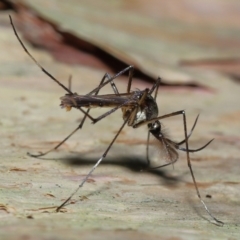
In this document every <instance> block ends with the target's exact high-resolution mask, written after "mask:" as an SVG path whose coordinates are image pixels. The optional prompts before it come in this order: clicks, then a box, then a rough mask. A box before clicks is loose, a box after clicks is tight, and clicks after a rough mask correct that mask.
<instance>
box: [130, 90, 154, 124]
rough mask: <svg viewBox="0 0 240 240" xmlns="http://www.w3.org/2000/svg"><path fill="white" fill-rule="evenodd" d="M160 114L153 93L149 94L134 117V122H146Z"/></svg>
mask: <svg viewBox="0 0 240 240" xmlns="http://www.w3.org/2000/svg"><path fill="white" fill-rule="evenodd" d="M157 116H158V106H157V103H156V101H155V100H154V98H153V97H152V96H151V95H148V96H147V97H146V99H145V101H144V102H143V103H142V104H141V106H139V109H138V111H137V114H136V116H135V119H134V124H133V125H135V124H138V123H140V122H144V121H147V120H150V119H152V118H155V117H157Z"/></svg>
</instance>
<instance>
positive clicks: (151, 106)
mask: <svg viewBox="0 0 240 240" xmlns="http://www.w3.org/2000/svg"><path fill="white" fill-rule="evenodd" d="M9 17H10V22H11V25H12V28H13V31H14V34H15V36H16V37H17V39H18V41H19V43H20V44H21V46H22V48H23V49H24V51H25V52H26V53H27V54H28V56H29V57H30V58H31V59H32V60H33V61H34V62H35V64H36V65H37V66H38V67H39V68H40V69H41V70H42V71H43V72H44V73H45V74H46V75H47V76H48V77H49V78H50V79H51V80H53V81H54V82H56V83H57V84H58V85H59V86H60V87H61V88H63V89H64V90H65V91H66V92H67V93H66V94H65V96H62V97H61V98H60V100H61V104H60V106H61V107H62V108H65V109H66V110H67V111H70V110H71V109H72V108H76V109H77V110H80V111H81V112H82V113H83V115H84V117H83V119H82V121H81V122H80V124H79V125H78V126H77V128H76V129H74V130H73V131H72V132H71V133H70V134H69V135H68V136H67V137H66V138H64V139H63V140H62V141H61V142H60V143H59V144H57V145H56V146H55V147H54V148H52V149H50V150H49V151H46V152H44V153H39V154H32V153H28V155H29V156H31V157H36V158H39V157H42V156H44V155H46V154H48V153H50V152H52V151H54V150H56V149H58V148H59V147H60V146H61V145H62V144H63V143H64V142H65V141H67V140H68V139H69V138H70V137H71V136H72V135H73V134H74V133H76V132H77V131H78V130H79V129H81V128H82V127H83V125H84V122H85V120H86V119H87V118H88V119H90V120H91V122H92V123H93V124H96V123H97V122H99V121H100V120H102V119H104V118H106V117H107V116H109V115H110V114H113V113H114V112H115V111H117V110H121V111H122V116H123V124H122V125H121V127H120V128H119V130H118V131H117V133H116V135H115V136H114V138H113V139H112V141H111V142H110V144H109V145H108V147H107V149H106V150H105V151H104V153H103V154H102V156H101V157H100V158H99V159H98V160H97V161H96V162H95V164H94V166H93V167H92V168H91V170H90V171H89V172H88V174H87V175H86V176H85V177H84V178H83V180H82V182H81V183H80V185H79V186H78V187H77V188H76V189H75V191H73V192H72V194H71V195H70V196H69V197H68V198H67V199H66V200H65V201H64V202H63V203H62V204H61V205H60V206H59V207H57V209H56V211H59V210H60V209H61V208H63V207H64V206H65V205H66V204H67V203H68V202H69V201H70V200H71V199H72V197H73V196H74V195H75V194H76V193H77V192H78V190H79V189H80V188H81V187H83V185H84V184H85V183H86V182H87V180H88V179H89V177H90V176H91V174H92V173H93V172H94V170H95V169H96V168H97V167H98V165H99V164H100V163H101V162H102V160H103V159H105V158H106V156H107V154H108V152H109V150H110V149H111V147H112V145H113V144H114V142H115V140H116V139H117V137H118V136H119V134H120V133H121V131H122V129H123V128H124V127H125V126H126V125H128V126H129V127H132V128H139V127H141V126H147V128H148V130H147V148H146V162H147V166H148V169H152V170H153V169H157V168H162V167H165V166H168V165H171V164H174V163H175V162H176V161H177V160H178V156H179V154H178V151H183V152H185V153H186V158H187V164H188V167H189V170H190V173H191V176H192V180H193V183H194V186H195V189H196V192H197V196H198V198H199V200H200V201H201V203H202V204H203V206H204V208H205V210H206V211H207V213H208V214H209V216H210V217H211V218H212V219H213V220H214V221H215V224H217V225H220V226H222V225H223V222H221V221H219V220H218V219H217V218H215V217H214V216H213V215H212V214H211V212H210V211H209V209H208V207H207V206H206V204H205V202H204V201H203V199H202V198H201V195H200V192H199V189H198V186H197V182H196V180H195V176H194V173H193V169H192V165H191V160H190V156H189V153H190V152H198V151H200V150H202V149H204V148H205V147H206V146H208V145H209V144H210V143H211V141H212V140H213V139H212V140H210V141H209V142H208V143H206V144H205V145H204V146H202V147H200V148H198V149H190V148H189V146H188V139H189V137H190V136H191V134H192V132H193V130H194V128H195V126H196V123H197V120H198V116H197V118H196V120H195V123H194V125H193V127H192V130H191V131H190V133H189V134H188V132H187V120H186V113H185V111H184V110H179V111H176V112H172V113H169V114H165V115H160V116H159V115H158V105H157V102H156V99H157V94H158V88H159V86H160V83H161V78H158V79H157V80H156V82H155V83H154V84H153V86H152V87H151V88H150V89H148V88H146V89H144V90H138V89H137V90H134V91H133V90H131V85H132V79H133V72H134V67H133V66H129V67H127V68H125V69H123V70H122V71H120V72H119V73H117V74H115V75H114V76H111V75H110V74H108V73H106V74H105V75H104V76H103V78H102V80H101V81H100V84H99V85H98V87H96V88H95V89H93V90H92V91H90V92H89V93H87V94H85V95H79V94H77V93H75V92H72V90H71V88H70V87H66V86H64V85H63V84H62V83H61V82H59V81H58V80H57V79H56V78H55V77H54V76H52V75H51V74H50V73H49V72H48V71H47V70H46V69H45V68H43V67H42V66H41V65H40V64H39V63H38V62H37V61H36V59H35V58H34V57H33V56H32V55H31V54H30V53H29V52H28V50H27V48H26V47H25V46H24V44H23V42H22V41H21V39H20V38H19V36H18V34H17V31H16V29H15V27H14V24H13V22H12V19H11V16H9ZM125 73H129V78H128V84H127V88H126V92H124V93H120V92H119V90H118V88H117V86H116V84H115V82H114V80H115V79H116V78H118V77H119V76H121V75H123V74H125ZM107 84H110V85H111V87H112V90H113V93H112V94H105V95H99V91H100V90H101V89H102V88H103V87H104V86H106V85H107ZM95 107H101V108H110V110H108V111H106V112H105V113H103V114H102V115H100V116H98V117H97V118H94V117H93V116H92V115H91V114H90V110H91V109H92V108H95ZM83 108H87V110H84V109H83ZM173 116H182V121H183V132H184V139H183V140H182V141H179V142H175V141H173V140H171V139H170V138H169V137H168V136H167V135H166V134H165V133H164V131H163V130H162V124H161V122H160V120H162V119H167V118H170V117H173ZM150 136H152V137H153V138H154V139H155V141H156V142H157V143H158V147H159V149H160V150H161V152H162V153H163V154H162V156H161V157H162V158H163V159H164V160H165V161H166V163H165V164H163V165H160V166H157V167H154V168H152V167H151V159H150V157H149V143H150V140H149V139H150ZM183 144H184V145H185V147H182V145H183Z"/></svg>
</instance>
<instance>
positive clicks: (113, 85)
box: [79, 73, 119, 128]
mask: <svg viewBox="0 0 240 240" xmlns="http://www.w3.org/2000/svg"><path fill="white" fill-rule="evenodd" d="M105 79H108V80H109V79H111V76H110V74H108V73H105V74H104V76H103V78H102V80H101V82H100V84H99V86H102V84H103V83H104V81H105ZM110 84H111V87H112V89H113V91H114V93H115V94H116V95H119V92H118V89H117V87H116V85H115V83H114V81H113V80H112V81H111V82H110ZM100 89H101V88H99V89H98V91H96V92H95V94H94V95H97V94H98V93H99V91H100ZM90 110H91V109H90V108H89V109H88V110H87V113H89V112H90ZM86 117H87V116H86V115H84V117H83V119H82V121H81V123H80V124H79V128H82V127H83V124H84V122H85V120H86Z"/></svg>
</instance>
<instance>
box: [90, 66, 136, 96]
mask: <svg viewBox="0 0 240 240" xmlns="http://www.w3.org/2000/svg"><path fill="white" fill-rule="evenodd" d="M131 69H134V66H128V67H126V68H125V69H123V70H122V71H120V72H119V73H117V74H115V75H114V76H112V77H111V78H110V79H108V80H107V81H106V82H104V83H103V84H102V85H100V86H98V87H97V88H95V89H93V90H92V91H91V92H89V93H88V94H86V95H92V94H93V93H95V92H97V91H98V90H99V89H101V88H102V87H104V86H105V85H107V84H108V83H109V82H111V81H112V80H114V79H115V78H117V77H119V76H121V75H123V74H124V73H125V72H127V71H131Z"/></svg>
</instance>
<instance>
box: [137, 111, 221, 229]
mask: <svg viewBox="0 0 240 240" xmlns="http://www.w3.org/2000/svg"><path fill="white" fill-rule="evenodd" d="M176 115H182V116H183V126H184V135H185V144H186V156H187V164H188V167H189V170H190V173H191V176H192V180H193V183H194V186H195V189H196V192H197V196H198V198H199V200H200V201H201V203H202V204H203V206H204V208H205V210H206V211H207V213H208V214H209V216H210V217H211V218H212V219H213V220H214V221H215V222H216V224H217V225H221V226H222V225H223V224H224V223H223V222H221V221H219V220H218V219H217V218H215V217H214V216H213V215H212V214H211V212H210V211H209V209H208V207H207V205H206V204H205V202H204V201H203V200H202V197H201V195H200V192H199V189H198V186H197V182H196V180H195V176H194V173H193V170H192V165H191V160H190V156H189V148H188V134H187V121H186V114H185V111H184V110H181V111H177V112H173V113H170V114H166V115H163V116H159V117H157V118H154V119H151V120H150V121H146V122H145V123H144V124H147V123H149V122H154V121H157V120H160V119H164V118H168V117H172V116H176ZM142 125H143V124H142V123H139V124H137V125H135V126H134V127H139V126H142Z"/></svg>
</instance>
